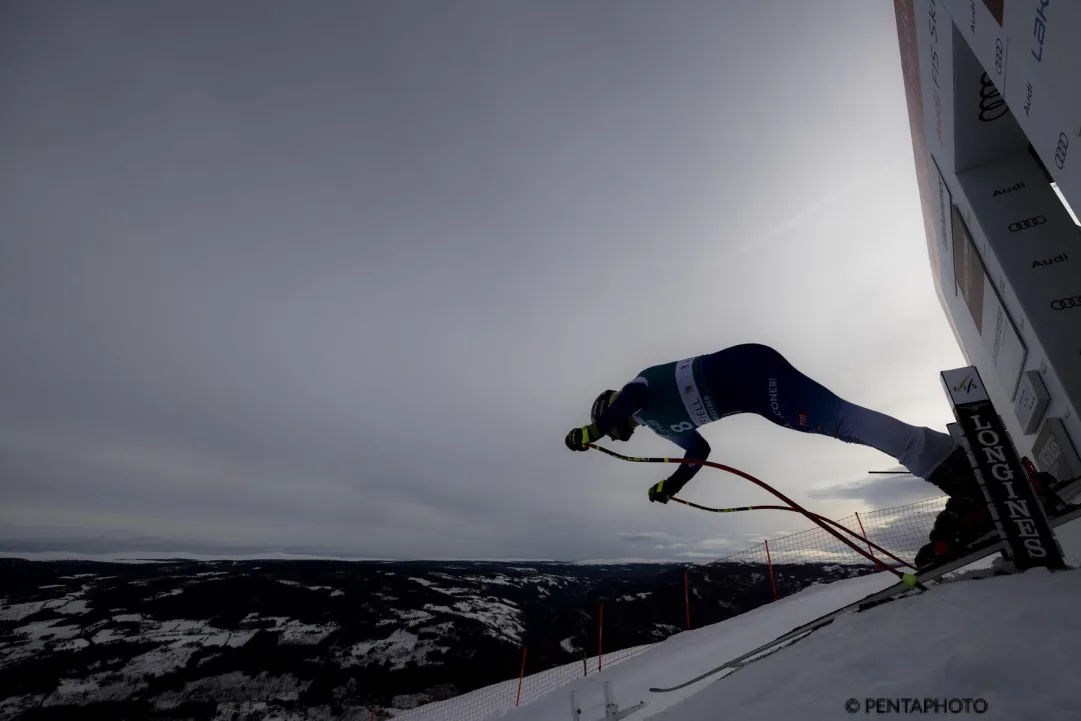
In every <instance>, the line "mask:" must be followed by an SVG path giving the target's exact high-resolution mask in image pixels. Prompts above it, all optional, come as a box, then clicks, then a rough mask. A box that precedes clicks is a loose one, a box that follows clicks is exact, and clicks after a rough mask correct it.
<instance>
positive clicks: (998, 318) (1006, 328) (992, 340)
mask: <svg viewBox="0 0 1081 721" xmlns="http://www.w3.org/2000/svg"><path fill="white" fill-rule="evenodd" d="M953 223H954V228H953V237H954V246H953V248H954V253H953V258H954V280H955V282H956V284H957V285H956V292H957V295H959V296H960V297H961V299H962V300H963V301H964V305H965V306H966V307H967V308H968V312H969V317H970V318H971V319H972V323H973V324H974V325H975V327H976V332H977V334H979V337H980V341H981V342H982V344H983V347H984V349H985V350H986V351H987V354H988V357H989V359H990V361H991V364H992V365H993V366H994V368H995V373H996V375H997V377H998V380H999V381H1000V382H1001V383H1002V388H1003V390H1004V391H1005V394H1006V397H1007V398H1008V399H1009V400H1011V401H1012V400H1013V398H1014V396H1015V395H1016V392H1017V385H1018V383H1019V382H1020V380H1021V372H1022V370H1023V369H1024V364H1025V357H1026V356H1027V354H1028V349H1027V348H1026V347H1025V344H1024V342H1023V341H1022V340H1021V333H1020V330H1019V329H1018V327H1017V324H1016V323H1015V322H1014V319H1013V318H1012V317H1011V316H1010V314H1009V312H1007V310H1006V305H1005V303H1004V302H1003V299H1002V296H1001V295H1000V294H999V293H1000V289H999V288H997V287H996V285H995V283H994V281H993V280H992V278H991V276H990V274H989V273H988V272H987V266H986V264H985V263H984V260H983V257H982V256H981V255H980V252H979V250H978V249H977V247H976V242H975V240H974V239H973V237H972V234H971V233H970V232H969V230H968V226H967V225H966V223H965V221H964V219H963V218H962V217H961V213H960V211H958V210H957V209H956V208H954V212H953Z"/></svg>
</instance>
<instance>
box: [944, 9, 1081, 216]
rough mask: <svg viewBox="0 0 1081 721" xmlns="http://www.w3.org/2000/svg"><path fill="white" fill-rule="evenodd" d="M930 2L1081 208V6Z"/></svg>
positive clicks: (1070, 199)
mask: <svg viewBox="0 0 1081 721" xmlns="http://www.w3.org/2000/svg"><path fill="white" fill-rule="evenodd" d="M926 1H927V2H931V3H932V4H937V5H938V6H940V7H943V6H944V7H945V9H946V11H947V12H948V13H949V15H950V17H951V18H952V19H953V22H955V23H956V26H957V29H958V33H959V35H960V37H961V38H964V41H965V43H966V44H967V45H968V46H969V47H970V48H971V50H972V53H973V55H974V56H975V58H976V59H977V60H978V62H979V64H980V65H981V66H982V67H983V70H984V71H985V72H986V73H987V76H988V79H990V80H991V81H992V82H993V83H994V84H995V87H996V88H997V90H998V91H999V92H1000V93H1001V96H1002V98H1003V99H1004V100H1005V101H1006V106H1007V107H1009V108H1010V109H1011V111H1012V115H1013V116H1014V118H1015V119H1016V121H1017V123H1018V124H1019V125H1020V127H1021V128H1022V129H1023V130H1024V132H1025V134H1026V135H1027V136H1028V138H1029V141H1030V142H1031V143H1032V146H1033V148H1034V149H1035V150H1036V153H1037V154H1038V155H1039V157H1040V159H1041V160H1042V161H1043V163H1044V165H1046V166H1047V169H1048V171H1049V172H1050V173H1051V175H1052V177H1053V178H1054V179H1055V181H1056V182H1057V183H1058V185H1059V188H1060V190H1061V191H1062V194H1063V196H1064V197H1065V198H1066V199H1067V201H1068V202H1069V203H1070V205H1071V206H1073V207H1075V208H1077V207H1081V161H1074V162H1072V163H1071V162H1070V161H1071V159H1072V158H1071V157H1070V150H1071V148H1070V147H1069V146H1073V148H1072V149H1073V150H1076V147H1077V146H1079V145H1081V92H1079V90H1078V83H1077V78H1078V77H1081V42H1078V37H1081V2H1075V1H1071V2H1064V1H1063V0H1005V2H995V1H993V0H986V1H985V0H926ZM1000 20H1001V22H1000ZM1041 48H1042V55H1041ZM959 102H961V101H959ZM959 134H960V133H959ZM1063 147H1065V152H1064V151H1063ZM1077 154H1081V153H1077ZM968 167H972V166H968Z"/></svg>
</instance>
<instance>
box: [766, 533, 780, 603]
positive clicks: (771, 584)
mask: <svg viewBox="0 0 1081 721" xmlns="http://www.w3.org/2000/svg"><path fill="white" fill-rule="evenodd" d="M764 543H765V544H766V563H767V564H768V565H769V585H770V586H771V587H772V588H773V600H774V601H776V600H777V582H776V581H775V580H773V559H771V558H770V556H769V541H764Z"/></svg>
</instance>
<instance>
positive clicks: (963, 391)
mask: <svg viewBox="0 0 1081 721" xmlns="http://www.w3.org/2000/svg"><path fill="white" fill-rule="evenodd" d="M942 385H943V386H945V388H946V394H947V395H949V397H950V400H951V401H953V402H954V404H955V405H965V404H968V403H983V402H986V401H988V400H989V398H988V396H987V390H986V389H985V388H984V387H983V381H982V380H981V379H980V374H979V372H978V371H977V370H976V367H975V366H968V367H967V368H955V369H953V370H948V371H943V372H942Z"/></svg>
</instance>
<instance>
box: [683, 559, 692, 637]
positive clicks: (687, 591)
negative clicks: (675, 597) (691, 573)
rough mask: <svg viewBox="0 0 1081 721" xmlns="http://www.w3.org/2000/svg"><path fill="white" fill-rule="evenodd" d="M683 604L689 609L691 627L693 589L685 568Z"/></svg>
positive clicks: (689, 624)
mask: <svg viewBox="0 0 1081 721" xmlns="http://www.w3.org/2000/svg"><path fill="white" fill-rule="evenodd" d="M683 606H684V608H685V609H686V610H687V628H688V629H689V628H690V627H691V590H690V585H689V582H688V581H687V569H683Z"/></svg>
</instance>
